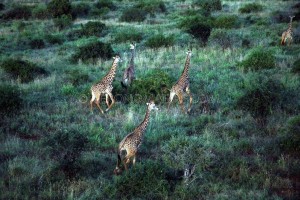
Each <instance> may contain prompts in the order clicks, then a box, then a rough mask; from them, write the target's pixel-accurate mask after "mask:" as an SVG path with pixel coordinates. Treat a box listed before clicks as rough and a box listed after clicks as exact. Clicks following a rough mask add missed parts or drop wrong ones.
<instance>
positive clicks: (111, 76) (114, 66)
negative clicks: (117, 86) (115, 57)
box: [105, 61, 118, 83]
mask: <svg viewBox="0 0 300 200" xmlns="http://www.w3.org/2000/svg"><path fill="white" fill-rule="evenodd" d="M117 66H118V62H116V61H114V62H113V64H112V67H111V69H110V70H109V72H108V73H107V75H106V76H105V79H106V81H107V82H110V83H112V82H113V79H114V77H115V75H116V69H117Z"/></svg>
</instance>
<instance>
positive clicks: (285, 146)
mask: <svg viewBox="0 0 300 200" xmlns="http://www.w3.org/2000/svg"><path fill="white" fill-rule="evenodd" d="M279 146H280V149H281V150H282V151H284V152H287V153H291V154H294V155H299V153H300V115H297V116H295V117H292V118H290V119H289V120H288V121H287V125H286V127H285V129H284V131H283V134H282V135H281V136H280V137H279Z"/></svg>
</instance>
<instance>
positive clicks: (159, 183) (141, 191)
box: [110, 161, 169, 199]
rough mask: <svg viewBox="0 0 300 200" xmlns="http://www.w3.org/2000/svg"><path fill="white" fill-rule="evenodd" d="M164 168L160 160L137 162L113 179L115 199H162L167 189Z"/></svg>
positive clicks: (166, 194)
mask: <svg viewBox="0 0 300 200" xmlns="http://www.w3.org/2000/svg"><path fill="white" fill-rule="evenodd" d="M166 169H167V168H166V166H164V165H163V164H162V163H161V162H153V161H146V162H144V163H142V164H141V163H138V164H137V165H135V167H132V168H131V169H130V170H129V171H128V172H127V173H124V175H123V176H122V177H117V179H115V183H114V187H115V188H116V196H115V199H121V198H122V199H133V198H135V199H140V198H141V199H164V198H165V197H166V196H168V190H169V188H168V187H169V185H168V182H167V181H166V179H165V173H166V171H167V170H166ZM131 183H134V184H131ZM110 195H112V194H110Z"/></svg>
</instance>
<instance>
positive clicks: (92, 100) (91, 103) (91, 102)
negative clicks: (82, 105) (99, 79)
mask: <svg viewBox="0 0 300 200" xmlns="http://www.w3.org/2000/svg"><path fill="white" fill-rule="evenodd" d="M95 99H96V97H95V95H94V93H93V92H92V99H91V101H90V105H91V112H93V102H94V100H95Z"/></svg>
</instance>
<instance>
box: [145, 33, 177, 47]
mask: <svg viewBox="0 0 300 200" xmlns="http://www.w3.org/2000/svg"><path fill="white" fill-rule="evenodd" d="M145 45H146V46H147V47H150V48H159V47H169V46H173V45H174V36H173V35H170V36H164V35H163V34H157V35H153V36H151V37H150V38H148V39H147V41H146V43H145Z"/></svg>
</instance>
